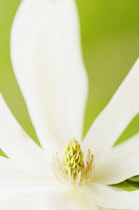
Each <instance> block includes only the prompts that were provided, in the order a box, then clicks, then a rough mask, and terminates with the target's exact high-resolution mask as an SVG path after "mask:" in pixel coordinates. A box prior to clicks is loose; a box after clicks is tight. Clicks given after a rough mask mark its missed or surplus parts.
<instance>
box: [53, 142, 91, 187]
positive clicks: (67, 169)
mask: <svg viewBox="0 0 139 210" xmlns="http://www.w3.org/2000/svg"><path fill="white" fill-rule="evenodd" d="M53 168H54V172H55V175H56V177H57V178H58V180H59V181H60V182H62V183H65V182H69V183H70V184H76V185H79V184H85V183H86V182H90V181H91V180H92V178H93V174H94V167H93V155H92V154H91V153H90V150H88V154H87V158H86V161H85V163H84V159H83V152H82V150H81V146H80V144H79V143H78V141H77V140H76V139H72V140H71V141H69V142H68V143H67V145H66V146H65V147H64V151H63V158H62V161H60V160H59V157H58V153H57V154H56V157H55V158H54V163H53Z"/></svg>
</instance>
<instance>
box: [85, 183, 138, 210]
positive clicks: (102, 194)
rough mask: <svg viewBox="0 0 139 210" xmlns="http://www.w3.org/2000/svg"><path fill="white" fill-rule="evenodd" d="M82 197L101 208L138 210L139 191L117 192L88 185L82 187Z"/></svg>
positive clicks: (99, 185) (104, 187) (95, 185)
mask: <svg viewBox="0 0 139 210" xmlns="http://www.w3.org/2000/svg"><path fill="white" fill-rule="evenodd" d="M82 193H83V195H84V196H85V197H86V198H87V199H88V200H89V201H90V202H91V201H94V203H95V204H96V205H98V206H100V207H102V208H106V209H107V208H112V209H126V210H127V209H132V208H139V190H137V191H132V192H125V191H117V190H114V189H112V188H110V187H107V186H104V185H101V184H97V183H93V184H91V183H89V184H88V185H83V186H82Z"/></svg>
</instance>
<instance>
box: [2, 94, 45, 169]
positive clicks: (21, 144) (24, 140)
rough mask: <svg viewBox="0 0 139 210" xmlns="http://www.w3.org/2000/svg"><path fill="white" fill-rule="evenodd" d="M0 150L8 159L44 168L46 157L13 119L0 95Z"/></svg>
mask: <svg viewBox="0 0 139 210" xmlns="http://www.w3.org/2000/svg"><path fill="white" fill-rule="evenodd" d="M0 148H1V149H2V150H3V151H4V152H5V154H6V155H8V157H9V158H11V159H12V160H16V161H22V162H24V163H26V164H30V165H32V166H37V167H39V168H41V167H42V168H44V169H45V167H46V166H47V160H46V157H45V156H44V155H43V152H42V150H41V148H39V146H37V144H36V143H35V142H34V141H32V140H31V139H30V137H29V136H28V135H27V134H26V133H25V132H24V130H23V129H22V128H21V126H20V125H19V124H18V122H17V121H16V120H15V118H14V117H13V115H12V113H11V112H10V110H9V108H8V106H7V105H6V103H5V101H4V99H3V97H2V95H1V94H0Z"/></svg>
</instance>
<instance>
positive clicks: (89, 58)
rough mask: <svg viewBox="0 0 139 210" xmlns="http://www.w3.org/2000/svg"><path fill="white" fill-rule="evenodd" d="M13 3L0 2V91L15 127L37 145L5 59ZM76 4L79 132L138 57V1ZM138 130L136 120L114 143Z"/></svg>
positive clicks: (91, 0) (15, 1)
mask: <svg viewBox="0 0 139 210" xmlns="http://www.w3.org/2000/svg"><path fill="white" fill-rule="evenodd" d="M19 3H20V0H0V90H1V92H2V93H3V96H4V97H5V99H6V101H7V103H8V105H9V107H10V109H11V110H12V112H13V113H14V115H15V117H16V118H17V120H18V121H19V123H20V124H21V125H22V127H23V128H24V129H25V130H26V131H27V133H28V134H29V135H30V136H31V137H32V138H33V139H35V141H37V137H36V135H35V132H34V129H33V126H32V124H31V121H30V119H29V116H28V113H27V109H26V106H25V103H24V100H23V98H22V95H21V93H20V90H19V87H18V85H17V82H16V80H15V77H14V74H13V70H12V66H11V61H10V51H9V46H10V30H11V25H12V21H13V18H14V15H15V12H16V10H17V8H18V5H19ZM77 6H78V10H79V17H80V24H81V36H82V48H83V56H84V61H85V65H86V69H87V73H88V76H89V82H90V87H89V97H88V103H87V110H86V115H85V129H84V134H85V133H86V131H87V130H88V128H89V126H90V125H91V123H92V121H93V120H94V119H95V118H96V116H97V115H98V114H99V113H100V111H101V110H102V109H103V108H104V107H105V106H106V104H107V103H108V101H109V100H110V98H111V97H112V95H113V93H114V92H115V91H116V89H117V88H118V86H119V85H120V83H121V82H122V80H123V79H124V78H125V76H126V75H127V73H128V71H129V70H130V68H131V67H132V65H133V63H134V62H135V60H136V59H137V58H138V56H139V1H138V0H132V1H131V0H77ZM113 120H114V119H113ZM138 131H139V117H138V116H137V117H136V118H135V119H134V120H133V121H132V122H131V123H130V125H129V126H128V129H126V131H125V132H124V133H123V134H122V136H121V137H120V139H119V141H123V140H125V139H126V138H128V137H129V136H132V135H133V134H135V133H136V132H138Z"/></svg>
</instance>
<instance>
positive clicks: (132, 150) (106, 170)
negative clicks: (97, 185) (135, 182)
mask: <svg viewBox="0 0 139 210" xmlns="http://www.w3.org/2000/svg"><path fill="white" fill-rule="evenodd" d="M138 163H139V134H137V135H135V136H134V137H132V138H131V139H130V140H128V141H126V142H124V143H122V144H120V145H118V146H116V147H114V148H113V149H112V151H111V154H110V155H109V156H108V157H107V159H106V161H105V162H104V164H103V166H101V168H100V169H99V170H97V171H96V172H95V181H97V182H102V183H104V184H117V183H120V182H122V181H124V180H126V179H128V178H130V177H132V176H136V175H139V164H138Z"/></svg>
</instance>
